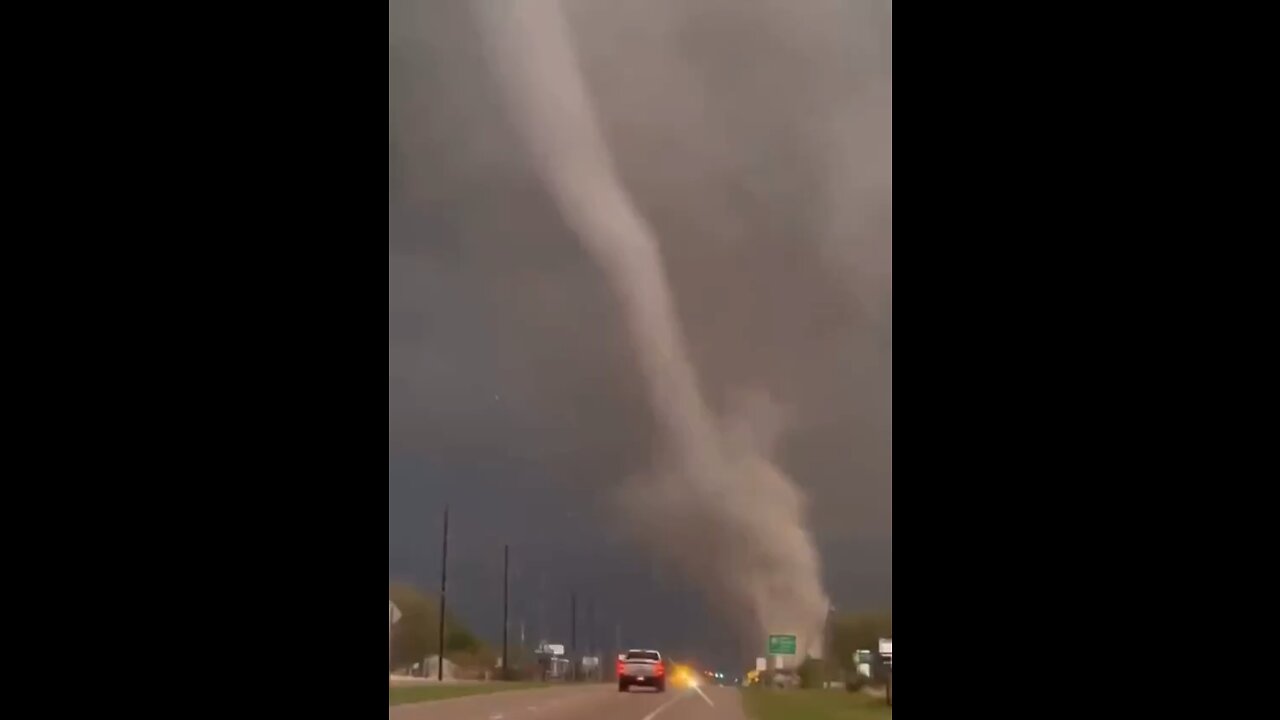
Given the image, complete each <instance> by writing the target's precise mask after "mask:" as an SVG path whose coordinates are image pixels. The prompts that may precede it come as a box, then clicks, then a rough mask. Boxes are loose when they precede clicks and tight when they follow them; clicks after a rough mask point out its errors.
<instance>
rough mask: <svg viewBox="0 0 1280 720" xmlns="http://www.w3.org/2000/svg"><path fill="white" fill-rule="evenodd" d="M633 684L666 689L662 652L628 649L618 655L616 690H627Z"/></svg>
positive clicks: (665, 670) (659, 689)
mask: <svg viewBox="0 0 1280 720" xmlns="http://www.w3.org/2000/svg"><path fill="white" fill-rule="evenodd" d="M633 685H634V686H640V687H651V688H655V689H657V691H658V692H663V691H665V690H666V689H667V667H666V665H665V664H664V663H663V660H662V653H660V652H658V651H657V650H628V651H627V652H626V653H625V654H623V655H619V656H618V692H627V691H629V690H630V689H631V687H632V686H633Z"/></svg>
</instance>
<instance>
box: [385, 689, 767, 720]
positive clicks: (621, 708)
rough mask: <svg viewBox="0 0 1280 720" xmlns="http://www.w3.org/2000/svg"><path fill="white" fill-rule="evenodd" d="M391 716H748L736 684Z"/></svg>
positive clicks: (552, 697) (693, 719)
mask: <svg viewBox="0 0 1280 720" xmlns="http://www.w3.org/2000/svg"><path fill="white" fill-rule="evenodd" d="M388 715H389V720H745V718H744V716H743V714H742V705H741V702H740V697H739V695H738V691H737V690H736V689H734V688H718V687H709V688H698V689H697V690H694V689H688V688H679V689H677V688H671V689H669V690H667V692H665V693H657V692H653V691H650V690H639V689H637V690H632V691H631V692H629V693H620V692H618V688H617V686H616V685H587V686H582V685H576V686H575V685H570V686H565V687H556V688H548V689H545V690H519V691H513V692H504V693H494V694H492V695H473V696H470V697H464V698H456V699H452V700H438V701H434V702H426V703H417V704H414V705H397V706H395V707H392V708H390V709H389V713H388Z"/></svg>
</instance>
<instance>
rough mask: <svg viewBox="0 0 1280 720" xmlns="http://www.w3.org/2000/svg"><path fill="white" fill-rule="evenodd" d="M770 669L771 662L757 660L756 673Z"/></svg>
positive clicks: (762, 659) (761, 659)
mask: <svg viewBox="0 0 1280 720" xmlns="http://www.w3.org/2000/svg"><path fill="white" fill-rule="evenodd" d="M768 669H769V661H768V660H766V659H764V658H756V672H764V671H765V670H768Z"/></svg>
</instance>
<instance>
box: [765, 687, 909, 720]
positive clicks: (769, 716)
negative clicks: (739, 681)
mask: <svg viewBox="0 0 1280 720" xmlns="http://www.w3.org/2000/svg"><path fill="white" fill-rule="evenodd" d="M742 705H743V708H744V709H745V710H746V711H747V716H748V717H750V718H751V719H752V720H879V719H882V720H888V719H889V718H892V717H893V709H892V708H890V707H889V706H888V705H887V704H886V703H885V700H884V698H876V697H872V696H870V695H865V694H863V693H851V692H845V691H843V690H769V689H763V688H748V689H745V690H743V691H742Z"/></svg>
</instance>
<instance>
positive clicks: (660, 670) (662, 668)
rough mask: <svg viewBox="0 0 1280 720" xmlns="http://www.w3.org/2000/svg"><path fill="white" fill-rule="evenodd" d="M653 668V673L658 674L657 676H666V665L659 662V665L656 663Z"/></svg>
mask: <svg viewBox="0 0 1280 720" xmlns="http://www.w3.org/2000/svg"><path fill="white" fill-rule="evenodd" d="M653 667H654V672H655V673H656V674H658V675H666V674H667V664H666V663H662V662H660V663H658V664H657V665H654V666H653Z"/></svg>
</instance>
